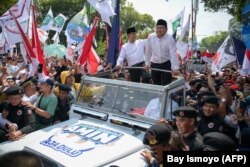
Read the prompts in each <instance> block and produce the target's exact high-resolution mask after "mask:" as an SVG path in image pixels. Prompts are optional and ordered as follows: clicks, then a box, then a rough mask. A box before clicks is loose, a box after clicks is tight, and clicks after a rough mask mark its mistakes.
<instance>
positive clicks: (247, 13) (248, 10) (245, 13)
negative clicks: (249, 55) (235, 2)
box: [242, 4, 250, 50]
mask: <svg viewBox="0 0 250 167" xmlns="http://www.w3.org/2000/svg"><path fill="white" fill-rule="evenodd" d="M242 23H243V25H242V38H243V41H244V43H245V45H246V47H247V49H248V50H250V4H246V5H245V7H244V8H243V10H242Z"/></svg>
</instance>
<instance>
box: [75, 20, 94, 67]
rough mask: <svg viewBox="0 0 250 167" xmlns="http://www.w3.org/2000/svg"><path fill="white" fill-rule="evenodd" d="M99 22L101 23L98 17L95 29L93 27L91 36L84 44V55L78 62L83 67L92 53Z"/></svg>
mask: <svg viewBox="0 0 250 167" xmlns="http://www.w3.org/2000/svg"><path fill="white" fill-rule="evenodd" d="M98 22H99V18H98V17H96V18H95V20H94V24H93V27H92V29H91V31H90V33H89V35H88V36H87V38H86V40H85V42H84V45H83V51H82V54H81V56H80V57H79V59H78V61H79V62H80V64H81V65H83V64H84V63H85V62H86V60H87V59H88V56H89V52H90V50H91V47H92V41H93V38H94V35H95V32H96V27H97V25H98Z"/></svg>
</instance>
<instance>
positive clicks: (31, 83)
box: [20, 77, 39, 104]
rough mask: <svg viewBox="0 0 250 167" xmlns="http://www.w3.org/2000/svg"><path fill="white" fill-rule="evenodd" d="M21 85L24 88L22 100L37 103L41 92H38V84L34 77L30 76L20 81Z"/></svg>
mask: <svg viewBox="0 0 250 167" xmlns="http://www.w3.org/2000/svg"><path fill="white" fill-rule="evenodd" d="M20 86H21V87H22V88H23V89H24V96H23V98H22V101H23V102H30V103H31V104H35V102H36V101H37V99H38V96H39V94H38V93H37V92H36V85H35V80H34V78H33V77H29V78H28V79H26V80H25V81H23V82H22V83H20Z"/></svg>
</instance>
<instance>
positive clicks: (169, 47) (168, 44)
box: [145, 19, 179, 85]
mask: <svg viewBox="0 0 250 167" xmlns="http://www.w3.org/2000/svg"><path fill="white" fill-rule="evenodd" d="M167 30H168V28H167V22H166V21H165V20H162V19H160V20H158V21H157V24H156V33H153V34H150V35H149V37H148V39H147V43H146V53H145V69H147V70H148V69H149V67H151V68H156V69H162V70H169V71H171V70H173V72H174V73H178V70H179V62H178V59H177V56H176V45H175V40H174V39H173V37H172V36H171V35H169V34H167ZM152 79H153V83H154V84H156V85H167V84H169V83H171V79H172V73H171V72H160V71H156V70H152Z"/></svg>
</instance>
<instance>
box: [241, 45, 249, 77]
mask: <svg viewBox="0 0 250 167" xmlns="http://www.w3.org/2000/svg"><path fill="white" fill-rule="evenodd" d="M241 75H250V51H249V50H248V49H246V51H245V56H244V61H243V64H242V70H241Z"/></svg>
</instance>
